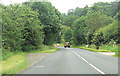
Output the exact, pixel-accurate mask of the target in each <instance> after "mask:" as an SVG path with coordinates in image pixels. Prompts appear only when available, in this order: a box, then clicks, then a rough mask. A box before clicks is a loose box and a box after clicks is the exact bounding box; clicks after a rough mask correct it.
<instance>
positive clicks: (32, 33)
mask: <svg viewBox="0 0 120 76" xmlns="http://www.w3.org/2000/svg"><path fill="white" fill-rule="evenodd" d="M60 23H61V13H60V12H59V11H58V10H57V9H56V8H55V7H53V6H52V5H51V3H49V2H31V3H29V2H25V3H23V4H21V5H20V4H14V5H9V6H4V5H2V39H3V40H2V41H3V46H2V47H3V49H6V50H9V51H30V50H34V49H40V48H41V45H43V44H45V45H52V44H53V43H55V42H56V41H57V39H58V38H59V37H58V36H59V33H60ZM3 53H4V51H3Z"/></svg>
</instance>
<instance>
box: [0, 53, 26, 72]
mask: <svg viewBox="0 0 120 76" xmlns="http://www.w3.org/2000/svg"><path fill="white" fill-rule="evenodd" d="M26 54H27V53H24V52H23V53H20V54H16V55H14V56H12V57H10V58H8V59H7V60H5V61H2V74H15V73H17V72H19V71H21V70H22V69H24V68H26V67H27V66H28V62H27V58H26Z"/></svg>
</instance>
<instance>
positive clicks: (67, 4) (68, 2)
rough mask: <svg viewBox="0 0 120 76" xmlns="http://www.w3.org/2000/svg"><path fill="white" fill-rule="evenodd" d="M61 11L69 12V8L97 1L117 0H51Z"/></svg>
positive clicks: (109, 0) (108, 0)
mask: <svg viewBox="0 0 120 76" xmlns="http://www.w3.org/2000/svg"><path fill="white" fill-rule="evenodd" d="M49 1H50V2H51V3H52V4H53V6H55V7H56V8H57V9H58V10H59V11H60V12H62V13H67V11H68V10H69V9H75V8H76V7H85V6H86V5H88V6H91V5H92V4H94V3H95V2H111V1H115V0H49Z"/></svg>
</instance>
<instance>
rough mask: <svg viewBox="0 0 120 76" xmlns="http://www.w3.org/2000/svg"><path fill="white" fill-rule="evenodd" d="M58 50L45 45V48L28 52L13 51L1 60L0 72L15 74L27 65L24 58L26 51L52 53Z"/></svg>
mask: <svg viewBox="0 0 120 76" xmlns="http://www.w3.org/2000/svg"><path fill="white" fill-rule="evenodd" d="M57 50H58V48H55V47H50V48H49V47H47V48H45V49H42V50H41V49H39V50H32V51H29V52H20V53H14V54H11V52H9V53H10V55H12V56H10V57H9V58H7V59H6V60H4V61H2V74H16V73H18V72H20V71H21V70H23V69H25V68H27V67H28V60H27V58H26V55H27V54H28V53H54V52H56V51H57ZM9 53H8V55H9Z"/></svg>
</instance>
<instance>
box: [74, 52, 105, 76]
mask: <svg viewBox="0 0 120 76" xmlns="http://www.w3.org/2000/svg"><path fill="white" fill-rule="evenodd" d="M72 52H73V53H75V54H76V55H77V56H78V57H79V58H81V59H82V60H83V61H85V62H86V63H87V64H89V65H90V66H91V67H92V68H94V69H95V70H96V71H98V72H99V73H101V74H105V73H104V72H103V71H101V70H100V69H98V68H97V67H95V66H94V65H93V64H91V63H90V62H88V61H87V60H86V59H85V58H83V57H82V56H80V55H79V54H78V53H76V52H75V51H73V50H72Z"/></svg>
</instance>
